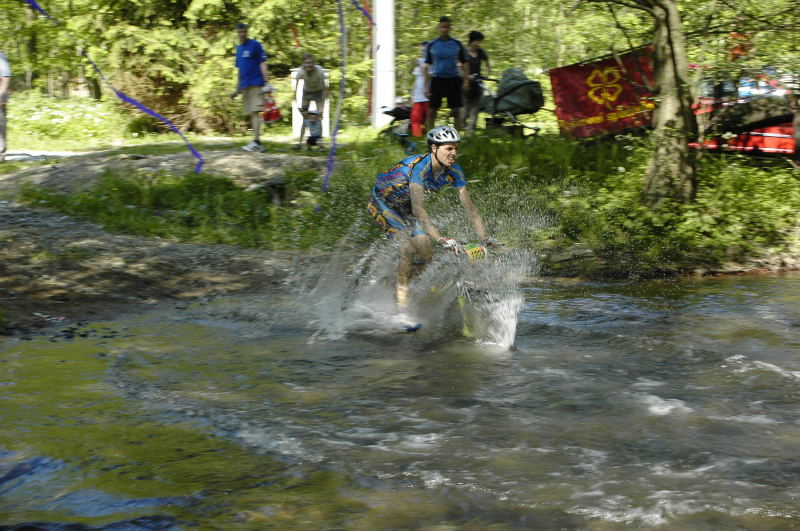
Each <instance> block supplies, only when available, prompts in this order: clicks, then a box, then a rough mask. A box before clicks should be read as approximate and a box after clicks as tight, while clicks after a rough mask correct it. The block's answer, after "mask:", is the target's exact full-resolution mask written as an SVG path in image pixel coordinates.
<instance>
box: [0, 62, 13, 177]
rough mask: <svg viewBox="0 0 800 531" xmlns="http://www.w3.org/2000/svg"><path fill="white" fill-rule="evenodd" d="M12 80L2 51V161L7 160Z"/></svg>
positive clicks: (0, 139)
mask: <svg viewBox="0 0 800 531" xmlns="http://www.w3.org/2000/svg"><path fill="white" fill-rule="evenodd" d="M10 82H11V67H10V66H9V65H8V59H6V56H5V55H3V52H0V162H3V161H4V160H6V103H7V102H8V85H9V83H10Z"/></svg>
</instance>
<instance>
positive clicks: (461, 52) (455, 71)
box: [425, 17, 469, 131]
mask: <svg viewBox="0 0 800 531" xmlns="http://www.w3.org/2000/svg"><path fill="white" fill-rule="evenodd" d="M438 30H439V37H438V38H436V39H434V40H432V41H431V42H429V43H428V46H427V48H426V50H425V65H426V70H425V86H426V87H427V90H426V92H425V95H426V96H427V97H428V99H429V100H430V103H428V121H427V129H428V131H430V130H431V129H432V128H433V125H434V123H435V122H436V113H437V112H438V111H439V108H440V107H441V106H442V99H443V98H447V106H448V107H449V108H450V110H451V111H452V113H453V117H454V118H455V123H456V128H457V129H462V128H463V127H464V120H463V117H462V113H461V107H462V106H463V102H462V97H461V93H462V92H463V91H464V90H466V89H468V88H469V81H468V78H469V72H468V70H467V50H466V49H465V48H464V46H463V45H462V44H461V43H460V42H459V41H457V40H456V39H454V38H452V37H451V36H450V18H449V17H442V18H440V19H439V27H438Z"/></svg>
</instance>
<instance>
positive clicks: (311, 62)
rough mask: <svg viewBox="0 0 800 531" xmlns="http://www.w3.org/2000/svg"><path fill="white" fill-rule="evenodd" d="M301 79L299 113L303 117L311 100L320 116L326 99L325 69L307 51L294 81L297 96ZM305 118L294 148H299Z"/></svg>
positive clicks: (326, 81)
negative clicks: (301, 89)
mask: <svg viewBox="0 0 800 531" xmlns="http://www.w3.org/2000/svg"><path fill="white" fill-rule="evenodd" d="M301 79H302V80H303V94H302V96H301V98H300V113H301V114H303V116H304V117H305V112H306V111H308V110H309V109H308V106H309V105H310V104H311V102H312V101H313V102H314V104H315V105H316V111H317V113H319V115H320V116H322V109H323V108H324V107H325V100H327V99H328V79H327V76H326V75H325V70H323V69H322V67H321V66H319V65H318V64H317V60H316V58H315V57H314V55H312V54H310V53H307V54H305V55H304V56H303V67H302V68H300V70H299V71H298V72H297V75H296V76H295V82H294V94H295V98H297V86H298V85H299V84H300V80H301ZM305 128H306V125H305V120H304V121H303V125H302V126H301V128H300V140H298V143H297V144H295V148H296V149H300V144H302V142H303V135H304V134H305Z"/></svg>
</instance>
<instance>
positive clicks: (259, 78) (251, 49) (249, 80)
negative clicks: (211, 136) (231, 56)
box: [231, 23, 269, 151]
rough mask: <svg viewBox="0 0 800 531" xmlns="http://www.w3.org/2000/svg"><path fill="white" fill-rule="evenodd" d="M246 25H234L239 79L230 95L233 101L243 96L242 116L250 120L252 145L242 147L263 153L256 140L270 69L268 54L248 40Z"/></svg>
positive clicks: (258, 44)
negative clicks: (237, 41)
mask: <svg viewBox="0 0 800 531" xmlns="http://www.w3.org/2000/svg"><path fill="white" fill-rule="evenodd" d="M247 31H248V26H247V24H242V23H239V24H237V25H236V35H237V37H238V38H239V45H238V46H236V68H237V69H238V70H239V79H238V83H237V85H236V90H235V91H234V92H233V93H232V94H231V98H235V97H236V96H238V95H239V94H241V95H242V106H243V108H244V114H246V115H249V116H250V125H251V127H252V128H253V141H252V142H250V143H249V144H247V145H246V146H244V147H243V148H242V149H243V150H245V151H264V146H262V145H261V141H260V140H259V138H260V136H261V113H262V112H263V111H264V93H265V92H267V90H268V88H269V86H268V84H267V81H268V79H269V69H268V68H267V54H266V52H264V48H262V47H261V43H260V42H258V41H257V40H255V39H250V38H248V37H247Z"/></svg>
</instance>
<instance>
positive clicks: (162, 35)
mask: <svg viewBox="0 0 800 531" xmlns="http://www.w3.org/2000/svg"><path fill="white" fill-rule="evenodd" d="M798 1H799V0H776V1H775V2H769V3H767V2H761V3H757V2H750V1H748V0H736V1H734V2H727V1H725V2H719V1H715V0H714V1H712V0H686V1H683V2H681V3H680V6H679V7H680V9H681V16H682V17H683V19H684V24H685V28H686V35H687V39H688V53H689V59H690V60H691V61H693V62H695V63H697V64H699V65H701V67H702V68H701V69H698V70H697V72H698V73H702V75H703V76H709V75H710V76H720V77H723V76H724V77H734V78H735V77H737V76H740V75H741V74H742V73H744V72H751V71H753V70H757V69H760V68H763V67H765V66H771V67H775V68H779V69H784V70H794V71H796V70H798V67H799V66H800V55H799V54H800V52H799V50H798V37H797V35H798V31H797V30H798V16H800V15H798V14H797V13H798V12H800V5H799V4H798ZM40 4H41V5H42V6H43V7H44V8H45V9H46V10H47V11H48V12H49V13H50V14H51V15H52V16H53V17H54V18H55V19H56V20H58V21H60V22H57V23H54V22H52V21H50V20H47V19H45V18H43V17H42V16H40V15H39V14H38V13H36V12H35V11H34V10H33V9H31V8H30V7H29V6H28V4H27V3H26V2H24V1H23V0H0V49H3V50H4V51H5V52H6V54H7V55H8V56H9V59H10V61H11V63H12V66H13V68H14V72H15V73H16V74H17V75H16V76H15V84H16V85H17V87H16V88H17V89H19V88H25V87H27V88H34V87H35V88H38V89H40V90H42V91H44V92H45V93H47V94H49V95H55V96H66V95H68V94H70V93H75V91H76V90H77V91H83V92H84V93H86V94H94V95H95V96H97V95H100V94H103V95H105V96H106V97H108V96H109V94H108V89H107V88H106V87H104V86H103V83H102V81H101V80H100V79H99V78H98V75H97V73H96V72H95V71H94V70H93V68H92V67H91V66H90V65H89V63H88V62H87V61H86V60H85V59H84V58H83V57H81V56H80V55H79V53H78V46H81V47H83V49H84V50H85V51H86V53H87V55H88V56H89V57H90V58H91V60H92V61H94V62H95V63H96V64H97V65H98V66H99V67H100V68H101V70H102V71H103V72H104V73H105V74H106V75H107V76H108V78H109V80H110V81H111V82H112V83H113V84H114V86H116V87H117V88H119V89H121V90H123V91H124V92H126V93H128V94H130V95H131V96H134V97H136V98H137V99H140V100H141V101H142V102H144V103H145V104H147V105H150V106H152V107H153V108H154V109H156V110H157V111H159V112H161V113H162V114H164V115H165V116H167V117H169V118H170V119H172V120H173V121H174V122H176V123H177V124H179V125H180V126H181V127H183V128H186V129H188V130H195V131H201V132H210V131H219V132H228V133H231V132H237V131H241V129H242V127H243V122H242V120H241V118H240V117H239V115H238V103H237V102H232V101H231V100H230V99H229V98H227V95H228V93H229V92H230V90H231V87H232V86H233V84H234V78H235V69H234V65H233V61H232V55H233V51H234V47H235V45H236V38H235V34H234V31H233V26H234V24H235V23H236V22H238V21H240V20H244V21H246V22H249V23H250V24H251V36H252V37H254V38H257V39H259V40H261V41H262V42H263V43H264V45H265V48H266V49H267V51H268V53H269V54H270V61H269V62H270V66H271V70H272V72H273V73H274V76H275V78H276V79H284V80H285V79H286V78H287V76H288V74H289V70H290V69H291V68H296V67H298V66H299V65H300V63H301V58H302V55H303V54H304V53H306V52H312V53H315V54H316V55H317V57H318V59H319V61H320V63H321V64H322V65H323V66H324V67H326V68H328V69H330V70H331V76H332V83H333V85H334V87H338V79H339V76H340V73H339V67H340V65H341V57H340V45H339V37H340V27H339V21H338V10H337V3H336V2H335V1H333V0H313V1H300V0H271V1H269V2H263V1H254V0H247V1H244V2H224V1H222V0H178V1H176V0H137V1H136V2H89V1H87V0H69V1H67V0H49V1H44V2H40ZM362 4H363V5H364V6H365V8H366V9H369V8H370V2H368V1H367V2H362ZM342 7H343V12H344V15H345V26H346V28H347V50H348V53H347V57H346V66H347V68H346V72H347V83H346V100H345V117H346V119H347V121H348V122H349V123H351V124H354V125H358V124H365V123H366V122H367V118H368V106H369V97H370V94H369V90H370V87H369V78H370V76H371V71H372V60H371V45H370V42H371V40H370V39H371V32H372V31H373V28H372V27H371V26H370V24H369V23H368V21H367V19H366V17H364V16H363V15H362V14H361V12H359V11H358V10H357V9H355V8H354V7H353V5H352V4H351V3H349V2H343V3H342ZM444 14H447V15H450V16H452V17H453V18H454V21H455V23H454V29H453V34H454V36H456V37H457V38H460V39H462V40H464V41H466V35H467V33H468V32H469V31H470V30H473V29H477V30H480V31H482V32H483V33H484V34H485V35H486V37H487V38H486V41H485V43H484V45H485V47H486V49H487V50H488V51H489V54H490V57H491V59H492V61H493V62H494V66H495V72H499V71H501V70H502V69H504V68H506V67H509V66H518V67H521V68H523V69H524V70H525V71H526V72H527V73H528V75H529V76H531V77H534V78H538V79H540V80H541V81H543V82H545V83H546V82H547V79H546V75H544V72H545V71H546V70H547V69H549V68H552V67H555V66H559V65H563V64H567V63H570V62H574V61H578V60H582V59H586V58H588V57H593V56H597V55H601V54H604V53H607V52H609V51H610V50H622V49H625V48H628V47H631V46H638V45H641V44H642V43H645V42H648V41H650V40H651V38H652V35H651V29H652V27H651V26H652V24H651V22H650V21H649V20H648V18H647V17H642V13H641V12H640V11H637V10H634V9H630V8H628V7H626V6H624V5H620V4H617V3H615V2H590V1H584V2H577V3H575V4H573V5H572V6H567V5H565V4H564V3H563V2H559V1H556V0H545V1H543V2H538V3H536V4H535V5H533V4H531V3H530V2H528V1H527V0H510V1H509V2H506V3H504V4H503V8H502V9H497V4H496V2H493V1H490V0H474V1H471V2H459V1H455V0H441V1H437V2H432V1H430V0H417V1H414V2H411V1H410V0H396V25H397V29H396V38H397V43H396V46H397V56H396V71H397V83H398V86H397V89H398V90H397V91H398V94H399V95H402V94H406V93H407V92H408V90H409V88H410V86H411V67H412V62H413V59H414V57H415V56H416V55H417V53H418V49H417V46H416V43H418V42H420V41H421V40H427V39H430V38H432V37H434V36H435V25H436V21H437V20H438V17H439V16H441V15H444ZM734 34H736V35H739V36H741V35H744V36H745V37H746V47H747V50H748V53H747V54H745V55H741V56H739V57H737V58H736V60H735V61H734V60H732V58H731V53H730V50H731V49H732V47H734V46H736V45H739V44H741V43H742V40H741V38H739V37H734V36H733V35H734ZM279 88H280V90H279V103H281V104H282V105H284V106H288V105H289V100H290V99H291V94H290V92H291V89H290V87H289V85H288V83H285V84H283V85H282V86H280V87H279ZM334 92H337V91H334ZM109 99H112V100H113V98H109ZM284 114H286V113H284ZM134 115H138V113H134ZM140 119H141V118H140ZM150 126H151V127H154V128H155V127H157V124H155V123H151V124H150Z"/></svg>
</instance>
